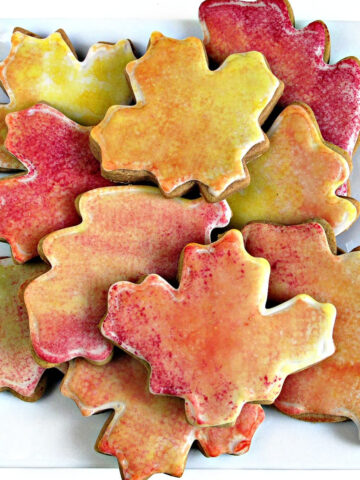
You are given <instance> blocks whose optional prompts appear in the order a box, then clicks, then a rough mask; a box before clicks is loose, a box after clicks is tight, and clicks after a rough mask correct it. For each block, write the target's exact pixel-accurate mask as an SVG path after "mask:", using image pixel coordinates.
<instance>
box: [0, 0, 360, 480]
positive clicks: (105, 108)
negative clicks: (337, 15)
mask: <svg viewBox="0 0 360 480" xmlns="http://www.w3.org/2000/svg"><path fill="white" fill-rule="evenodd" d="M200 21H201V25H202V27H203V31H204V42H202V41H201V40H199V39H198V38H194V37H191V38H187V39H185V40H178V39H173V38H168V37H165V36H163V35H162V34H161V33H159V32H154V33H153V34H152V35H151V38H150V42H149V46H148V49H147V51H146V53H145V54H144V56H142V57H141V58H138V59H136V56H135V54H134V52H133V47H132V44H131V43H130V42H129V41H127V40H125V41H119V42H118V43H116V44H109V43H105V42H103V43H97V44H96V45H94V46H92V47H91V48H90V50H89V52H88V54H87V56H86V58H85V60H84V61H82V62H80V61H78V59H77V57H76V53H75V50H74V48H73V46H72V44H71V42H70V40H69V39H68V38H67V36H66V34H65V32H64V31H62V30H59V31H57V32H55V33H53V34H51V35H50V36H49V37H47V38H39V37H38V36H37V35H35V34H34V33H31V32H29V31H25V30H23V29H21V28H16V29H15V30H14V33H13V36H12V47H11V51H10V53H9V55H8V57H7V58H5V59H4V60H3V62H2V63H1V64H0V80H1V83H2V86H3V88H4V90H5V91H6V93H7V94H8V96H9V103H8V104H5V105H1V106H0V168H1V169H2V170H3V171H9V170H16V171H17V173H16V174H12V175H8V176H6V177H5V178H4V179H2V180H1V181H0V237H1V238H2V239H3V240H4V241H6V242H7V243H9V245H10V247H11V252H12V259H11V258H2V259H1V260H0V390H10V391H11V392H12V393H13V394H14V395H15V396H17V397H19V398H20V399H22V400H25V401H35V400H38V399H39V398H40V397H41V395H42V394H43V393H44V391H45V389H46V378H47V375H48V371H49V369H51V368H54V367H55V368H58V369H60V370H61V372H63V374H64V379H63V381H62V384H61V387H60V388H61V392H62V393H63V395H65V396H66V397H69V398H70V399H73V400H74V401H75V402H76V404H77V405H78V407H79V409H80V411H81V413H82V414H83V415H92V414H94V413H97V412H100V411H104V410H113V415H110V416H109V419H108V422H107V423H106V425H105V426H104V428H103V429H102V431H101V432H99V438H98V440H97V443H96V448H97V450H98V451H100V452H102V453H105V454H109V455H113V456H115V457H117V459H118V462H119V466H120V471H121V474H122V475H123V478H126V479H130V480H144V479H146V478H148V477H150V476H151V475H153V474H155V473H168V474H171V475H174V476H181V474H182V473H183V470H184V467H185V463H186V458H187V455H188V452H189V450H190V448H191V446H192V444H193V443H194V442H197V444H198V446H199V447H200V449H201V451H202V452H203V453H204V455H206V456H212V457H213V456H218V455H220V454H226V453H227V454H233V455H240V454H243V453H246V452H247V451H248V449H249V447H250V444H251V440H252V437H253V435H254V433H255V432H256V430H257V429H258V427H259V426H260V424H261V423H262V422H263V420H264V411H263V409H262V407H261V404H274V405H275V407H276V408H278V409H279V410H280V411H281V412H283V413H285V414H287V415H290V416H292V417H295V418H298V419H302V420H306V421H311V422H338V421H343V420H346V419H351V420H353V421H354V422H355V423H357V424H358V425H359V422H360V295H359V292H358V290H359V289H360V252H358V251H353V252H351V253H343V252H342V251H340V250H339V249H338V248H337V245H336V235H338V234H340V233H342V232H344V231H345V230H347V229H348V228H349V227H350V226H351V225H352V224H353V223H354V222H355V221H356V219H357V217H358V214H359V211H360V206H359V203H358V202H357V201H356V200H354V199H352V198H351V197H350V184H349V175H350V172H351V169H352V162H351V158H352V156H353V154H354V151H355V149H356V146H357V141H358V138H359V135H360V102H359V97H360V62H359V60H357V59H356V58H354V57H347V58H346V59H344V60H342V61H340V62H338V63H337V64H335V65H330V64H328V61H329V55H330V40H329V33H328V30H327V28H326V25H325V24H324V23H322V22H320V21H316V22H313V23H311V24H310V25H308V26H307V27H305V28H304V29H302V30H297V29H296V28H295V27H294V17H293V13H292V10H291V7H290V5H289V4H288V2H287V0H256V1H255V2H233V1H232V0H220V1H219V0H206V1H205V2H203V3H202V4H201V6H200ZM208 57H209V58H210V60H211V66H214V68H213V69H210V68H209V61H208ZM265 121H266V122H267V127H266V130H267V134H265V133H264V131H263V129H262V127H261V126H262V125H263V124H264V122H265ZM155 185H156V186H155ZM355 250H357V249H355ZM39 257H41V259H39ZM258 434H259V435H261V428H260V429H259V433H258Z"/></svg>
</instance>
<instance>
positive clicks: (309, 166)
mask: <svg viewBox="0 0 360 480" xmlns="http://www.w3.org/2000/svg"><path fill="white" fill-rule="evenodd" d="M268 137H269V140H270V149H269V150H268V151H267V152H265V153H264V154H263V155H261V156H260V157H258V158H256V159H255V160H253V161H251V162H250V163H249V164H248V169H249V173H250V178H251V183H250V185H249V186H248V187H247V188H246V189H243V190H240V191H239V192H236V193H235V194H233V195H231V196H230V197H229V198H228V200H229V204H230V207H231V210H232V212H233V217H232V219H231V225H232V226H233V227H236V228H242V227H243V226H244V225H245V224H246V223H248V222H251V221H267V222H275V223H282V224H295V223H301V222H304V221H305V220H308V219H311V218H315V217H316V218H323V219H325V220H327V222H328V223H329V224H330V225H331V226H332V227H333V228H334V230H335V233H336V234H339V233H341V232H343V231H344V230H346V229H347V228H349V227H350V225H351V224H352V223H353V222H354V221H355V220H356V218H357V207H356V204H355V202H354V201H353V200H352V201H350V200H348V199H346V198H339V197H337V196H336V194H335V191H336V189H337V188H338V187H339V186H341V185H342V184H343V183H345V182H346V181H347V180H348V178H349V166H348V162H347V159H346V157H344V156H343V155H342V154H341V151H340V149H338V148H337V149H335V147H333V146H332V145H330V144H326V143H324V141H323V139H322V137H321V134H320V131H319V129H318V126H317V124H316V120H315V117H314V116H313V114H312V112H311V111H310V109H309V107H306V105H301V104H298V105H297V104H293V105H290V106H288V107H286V108H285V110H283V112H282V113H281V114H280V115H279V116H278V118H277V119H276V121H275V122H274V124H273V125H272V127H271V129H270V130H269V132H268ZM352 202H353V203H352Z"/></svg>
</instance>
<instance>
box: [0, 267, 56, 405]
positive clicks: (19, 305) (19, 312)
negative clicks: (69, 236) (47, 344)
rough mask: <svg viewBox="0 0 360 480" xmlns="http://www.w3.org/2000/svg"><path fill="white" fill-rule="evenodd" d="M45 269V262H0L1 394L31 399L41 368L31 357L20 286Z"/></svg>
mask: <svg viewBox="0 0 360 480" xmlns="http://www.w3.org/2000/svg"><path fill="white" fill-rule="evenodd" d="M47 269H48V267H47V265H46V264H45V263H40V262H38V263H30V264H26V265H15V264H14V263H13V261H12V260H11V259H10V258H3V259H0V391H1V390H11V391H13V392H15V394H17V395H20V396H23V397H32V396H33V395H34V394H36V388H37V386H38V384H39V381H40V378H41V376H42V374H43V372H44V369H43V368H42V367H40V366H39V365H38V364H37V363H36V362H35V360H34V359H33V356H32V354H31V349H30V338H29V325H28V317H27V314H26V309H25V305H24V301H23V298H22V294H23V285H24V283H25V282H28V281H29V280H31V279H32V278H35V277H36V276H38V275H40V274H41V273H44V272H45V271H46V270H47Z"/></svg>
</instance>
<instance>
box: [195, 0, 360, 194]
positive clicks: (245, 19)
mask: <svg viewBox="0 0 360 480" xmlns="http://www.w3.org/2000/svg"><path fill="white" fill-rule="evenodd" d="M199 16H200V21H201V24H202V27H203V31H204V37H205V38H204V42H205V46H206V50H207V52H208V54H209V56H210V58H213V59H214V60H216V61H217V62H222V61H223V60H224V59H225V58H226V57H227V56H228V55H230V54H232V53H235V52H247V51H249V50H257V51H259V52H261V53H263V54H264V55H265V57H266V59H267V61H268V62H269V65H270V68H271V69H272V70H273V72H274V73H275V75H276V76H277V77H278V78H279V79H280V80H282V81H283V82H284V84H285V90H284V94H283V96H282V97H281V99H280V105H282V106H286V105H289V104H290V103H292V102H295V101H301V102H304V103H307V104H308V105H309V106H310V107H311V108H312V109H313V111H314V113H315V116H316V119H317V121H318V123H319V127H320V130H321V133H322V135H323V137H324V139H325V140H326V141H328V142H331V143H333V144H335V145H337V146H339V147H341V148H342V149H343V150H345V151H347V152H348V153H349V154H350V155H352V154H353V153H354V150H355V147H356V143H357V140H358V137H359V133H360V102H359V100H358V99H359V95H360V64H359V60H358V59H357V58H355V57H347V58H344V59H343V60H341V61H340V62H338V63H336V64H335V65H329V64H328V63H327V62H328V61H329V57H330V36H329V32H328V29H327V27H326V25H325V24H324V23H323V22H321V21H316V22H312V23H310V24H309V25H308V26H307V27H305V28H303V29H301V30H297V29H296V28H295V27H294V15H293V13H292V10H291V7H290V4H289V2H288V1H287V0H256V1H255V2H243V1H241V2H240V1H239V2H238V1H235V2H234V1H232V0H220V1H219V0H207V1H205V2H203V3H202V5H201V6H200V11H199ZM340 193H346V186H345V185H344V187H343V188H342V189H341V191H340Z"/></svg>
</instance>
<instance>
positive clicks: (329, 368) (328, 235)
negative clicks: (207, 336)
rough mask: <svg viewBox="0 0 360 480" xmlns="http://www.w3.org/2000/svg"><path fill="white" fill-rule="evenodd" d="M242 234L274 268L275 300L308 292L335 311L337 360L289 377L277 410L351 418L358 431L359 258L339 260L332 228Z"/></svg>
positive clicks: (252, 229) (265, 228) (264, 228)
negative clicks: (329, 303)
mask: <svg viewBox="0 0 360 480" xmlns="http://www.w3.org/2000/svg"><path fill="white" fill-rule="evenodd" d="M324 228H325V229H324ZM243 233H244V241H245V244H246V248H247V250H248V251H249V252H250V253H251V254H252V255H254V256H261V257H265V258H266V259H268V260H269V262H270V265H271V277H270V287H269V298H270V300H272V301H275V302H282V301H284V300H287V299H288V298H291V297H292V296H293V295H296V294H297V293H299V292H305V293H307V294H309V295H311V296H312V297H314V298H315V299H316V300H317V301H319V302H331V303H332V304H333V305H334V306H335V307H336V322H335V328H334V343H335V348H336V350H335V353H334V355H332V356H331V357H329V358H327V359H326V360H324V361H322V362H321V363H319V364H317V365H314V366H313V367H311V368H309V369H307V370H304V371H303V372H299V373H296V374H295V375H291V376H290V377H288V378H287V380H286V381H285V384H284V387H283V389H282V391H281V394H280V396H279V397H278V398H277V400H276V403H275V404H276V406H277V408H279V410H281V411H282V412H283V413H286V414H288V415H292V416H294V417H297V418H301V419H303V420H310V421H341V420H345V419H346V418H351V419H352V420H353V421H354V422H355V423H356V424H357V425H358V427H359V426H360V296H359V291H360V252H359V251H354V252H351V253H346V254H341V255H338V254H337V251H336V243H335V239H334V234H333V233H332V232H331V229H330V227H328V226H326V225H324V227H323V226H322V225H320V224H318V223H307V224H302V225H294V226H289V227H283V226H279V225H271V224H261V223H258V224H256V223H254V224H251V225H248V226H246V227H245V228H244V229H243Z"/></svg>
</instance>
